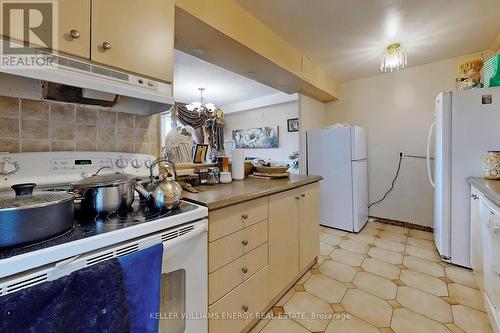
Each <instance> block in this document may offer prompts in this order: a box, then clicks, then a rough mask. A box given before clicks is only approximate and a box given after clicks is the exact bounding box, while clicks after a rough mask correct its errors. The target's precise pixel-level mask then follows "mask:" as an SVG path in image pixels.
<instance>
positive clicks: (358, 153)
mask: <svg viewBox="0 0 500 333" xmlns="http://www.w3.org/2000/svg"><path fill="white" fill-rule="evenodd" d="M307 171H308V172H307V173H308V174H310V175H319V176H322V177H323V180H322V181H321V182H320V205H321V219H320V221H321V222H320V224H321V225H324V226H327V227H333V228H337V229H342V230H346V231H351V232H352V231H353V232H359V231H360V230H361V229H362V228H363V226H364V225H365V224H366V222H367V221H368V160H367V152H366V131H365V129H364V128H362V127H359V126H342V127H332V128H322V129H318V130H312V131H308V132H307Z"/></svg>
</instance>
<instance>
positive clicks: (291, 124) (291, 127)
mask: <svg viewBox="0 0 500 333" xmlns="http://www.w3.org/2000/svg"><path fill="white" fill-rule="evenodd" d="M286 123H287V127H288V132H298V131H299V128H300V127H299V118H292V119H288V120H287V121H286Z"/></svg>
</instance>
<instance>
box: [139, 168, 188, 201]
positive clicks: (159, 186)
mask: <svg viewBox="0 0 500 333" xmlns="http://www.w3.org/2000/svg"><path fill="white" fill-rule="evenodd" d="M160 162H164V163H166V164H168V165H170V166H172V169H173V173H174V179H175V174H176V171H175V164H174V163H172V162H169V161H168V160H166V159H165V158H159V159H157V160H155V161H154V162H153V163H151V166H150V167H149V171H150V177H149V183H147V185H146V186H144V185H141V184H139V183H136V185H135V190H136V191H137V192H138V193H139V196H140V197H141V198H142V199H145V200H148V201H151V202H152V203H153V204H154V205H155V206H156V207H158V208H163V207H166V208H167V209H174V208H176V207H177V206H179V203H180V201H181V199H182V187H181V186H180V185H179V184H178V183H177V182H176V181H175V180H169V179H163V180H158V181H155V180H154V177H153V168H154V166H155V165H156V164H158V163H160Z"/></svg>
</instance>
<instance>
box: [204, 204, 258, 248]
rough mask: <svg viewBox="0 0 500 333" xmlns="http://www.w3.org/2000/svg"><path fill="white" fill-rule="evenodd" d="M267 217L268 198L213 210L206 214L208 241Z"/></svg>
mask: <svg viewBox="0 0 500 333" xmlns="http://www.w3.org/2000/svg"><path fill="white" fill-rule="evenodd" d="M267 217H268V198H267V197H264V198H260V199H255V200H252V201H247V202H243V203H241V204H238V205H234V206H230V207H226V208H222V209H218V210H214V211H212V212H210V213H209V214H208V223H209V228H208V241H209V242H213V241H214V240H216V239H219V238H221V237H224V236H226V235H229V234H231V233H233V232H235V231H238V230H240V229H243V228H245V227H248V226H251V225H252V224H255V223H257V222H260V221H262V220H265V219H267Z"/></svg>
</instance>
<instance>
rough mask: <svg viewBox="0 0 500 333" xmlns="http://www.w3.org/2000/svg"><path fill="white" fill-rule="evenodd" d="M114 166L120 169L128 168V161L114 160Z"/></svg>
mask: <svg viewBox="0 0 500 333" xmlns="http://www.w3.org/2000/svg"><path fill="white" fill-rule="evenodd" d="M116 166H117V167H119V168H120V169H125V168H126V167H127V166H128V161H127V160H126V159H124V158H119V159H117V160H116Z"/></svg>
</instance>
